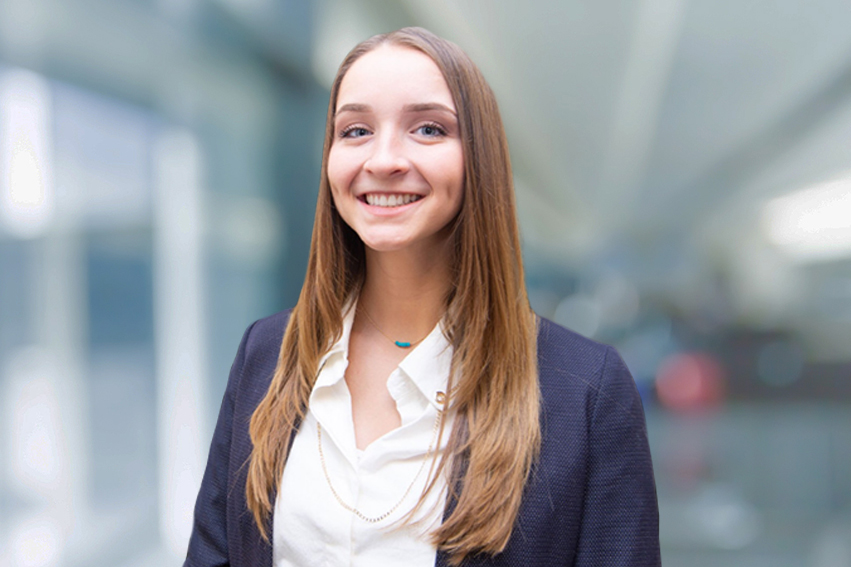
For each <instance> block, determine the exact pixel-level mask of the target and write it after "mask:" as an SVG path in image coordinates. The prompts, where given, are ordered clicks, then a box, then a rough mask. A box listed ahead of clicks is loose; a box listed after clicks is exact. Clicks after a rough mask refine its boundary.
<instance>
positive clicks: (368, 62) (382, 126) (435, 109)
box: [328, 45, 464, 252]
mask: <svg viewBox="0 0 851 567" xmlns="http://www.w3.org/2000/svg"><path fill="white" fill-rule="evenodd" d="M328 181H329V182H330V185H331V192H332V195H333V198H334V204H335V205H336V207H337V210H338V211H339V213H340V216H342V218H343V220H344V221H345V222H346V223H347V224H348V225H349V226H350V227H351V228H352V229H353V230H354V231H355V232H356V233H357V234H358V235H359V236H360V238H361V240H363V242H364V244H365V245H366V246H367V247H369V248H370V249H372V250H375V251H382V252H384V251H397V250H402V249H406V248H411V249H412V250H413V249H419V250H423V251H428V249H429V248H430V247H433V246H436V245H438V244H439V243H441V242H443V241H444V240H445V236H446V232H447V231H445V230H443V229H445V228H446V227H447V225H448V224H449V223H450V222H451V221H452V220H453V219H454V218H455V216H456V215H457V214H458V211H459V210H460V208H461V200H462V193H463V185H464V155H463V149H462V145H461V136H460V132H459V127H458V117H457V114H456V109H455V104H454V103H453V101H452V95H451V93H450V92H449V88H448V87H447V86H446V81H445V80H444V79H443V75H442V74H441V72H440V69H438V67H437V65H436V64H435V63H434V61H432V60H431V58H429V57H428V56H427V55H425V54H423V53H421V52H420V51H416V50H414V49H409V48H405V47H398V46H391V45H384V46H381V47H378V48H376V49H374V50H373V51H370V52H369V53H367V54H366V55H363V56H362V57H361V58H360V59H358V60H357V61H356V62H355V63H354V64H353V65H352V66H351V68H350V69H349V71H348V72H347V73H346V76H345V77H344V78H343V82H342V84H341V85H340V92H339V93H338V96H337V108H336V113H335V119H334V139H333V142H332V144H331V150H330V154H329V156H328Z"/></svg>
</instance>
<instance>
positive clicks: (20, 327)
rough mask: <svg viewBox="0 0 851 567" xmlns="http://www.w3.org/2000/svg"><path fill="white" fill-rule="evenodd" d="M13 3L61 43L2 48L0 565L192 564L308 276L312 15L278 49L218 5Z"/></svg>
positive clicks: (295, 15) (31, 38)
mask: <svg viewBox="0 0 851 567" xmlns="http://www.w3.org/2000/svg"><path fill="white" fill-rule="evenodd" d="M0 8H2V13H3V14H4V15H10V14H11V16H10V17H18V18H22V19H26V17H33V18H40V19H41V20H40V21H41V22H42V23H43V24H44V25H45V26H48V27H50V28H51V29H54V31H55V32H56V33H55V34H54V35H52V36H51V37H44V36H40V35H39V34H38V33H37V31H38V30H37V29H36V28H31V29H30V30H29V32H30V33H21V34H18V37H17V39H16V38H15V37H10V36H8V35H5V36H4V38H3V39H4V42H5V43H4V51H2V52H0V174H2V175H0V178H2V185H0V407H2V408H3V410H2V412H1V413H2V416H3V419H2V420H0V565H3V566H9V567H18V566H21V567H24V566H27V567H29V566H32V567H35V566H54V565H55V566H59V565H62V566H74V565H79V566H83V565H85V566H97V565H104V566H106V565H109V566H114V565H133V566H143V565H151V566H153V565H157V566H161V565H178V564H180V563H181V562H182V556H183V554H185V550H186V543H187V541H188V535H189V529H190V528H191V515H192V508H193V506H194V499H195V495H196V494H197V490H198V486H199V484H200V479H201V475H202V474H203V467H204V464H205V462H206V455H207V448H208V444H209V439H210V437H211V434H212V427H213V424H214V423H215V416H216V414H217V412H218V406H219V403H220V401H221V396H222V393H223V391H224V386H225V382H226V380H227V372H228V368H229V367H230V362H231V359H232V357H233V355H234V353H235V350H236V346H237V344H238V342H239V338H240V336H241V334H242V331H243V330H244V329H245V327H246V326H247V325H248V324H249V323H250V322H251V321H253V320H255V319H257V318H259V317H261V316H264V315H267V314H271V313H273V312H275V311H277V310H280V309H282V308H283V307H284V306H286V305H289V304H291V303H292V302H293V301H294V294H296V293H297V290H298V286H299V285H300V279H301V277H302V274H303V270H304V267H303V265H304V258H305V257H306V249H305V246H306V245H305V242H306V238H308V237H309V232H307V235H308V236H305V227H306V226H308V227H309V221H308V220H305V219H310V218H312V210H313V201H314V200H315V194H316V193H315V192H316V185H317V182H318V175H317V172H318V161H319V157H320V154H321V134H322V126H323V123H324V105H325V103H326V101H327V94H326V91H325V90H324V89H323V88H322V87H320V86H319V85H318V84H317V83H316V81H315V80H314V79H313V78H312V75H311V73H310V71H309V68H308V65H309V46H310V27H311V10H310V7H309V4H307V3H306V2H305V3H296V2H291V3H289V5H288V6H287V7H286V9H285V11H284V13H285V15H286V16H287V19H288V21H290V22H291V25H292V26H293V30H291V33H290V34H289V35H288V36H287V43H286V44H285V45H277V46H274V47H271V48H270V47H268V46H265V45H263V44H262V42H261V41H260V40H258V39H257V38H253V37H252V36H250V35H248V34H246V33H245V32H244V30H243V29H242V28H241V27H240V26H241V25H242V24H241V23H240V22H241V19H240V18H241V16H240V15H239V14H235V13H232V12H231V11H230V9H229V8H227V7H226V6H224V7H223V6H217V5H213V4H200V3H191V2H189V3H170V2H160V3H141V4H140V3H129V2H128V3H123V2H122V3H114V4H104V5H102V6H99V7H97V9H95V10H90V9H89V8H91V7H90V6H89V5H88V4H86V3H82V2H79V3H78V2H67V3H64V5H63V10H64V12H61V11H60V13H56V14H53V13H43V14H42V13H40V12H39V10H41V9H45V10H48V11H50V10H52V8H56V6H52V5H50V3H48V2H35V3H33V4H32V5H31V6H30V7H29V8H27V7H25V6H23V5H22V4H21V3H18V2H2V3H0ZM30 12H32V13H30ZM3 17H4V16H2V15H0V18H3ZM66 18H67V19H66ZM6 24H7V27H8V26H9V25H10V23H9V21H8V20H7V22H6ZM113 25H114V26H115V28H114V30H113V31H110V29H109V28H110V26H113ZM115 30H117V32H115ZM116 33H117V35H116ZM83 35H86V36H88V37H82V36H83ZM86 41H88V42H89V44H86ZM157 42H159V43H160V46H159V47H157V45H156V43H157ZM140 48H141V49H143V51H141V52H139V51H136V50H137V49H140ZM107 52H109V54H107ZM157 55H163V56H166V57H168V60H159V61H155V60H154V59H155V58H156V56H157ZM282 188H284V190H282ZM284 266H288V269H284Z"/></svg>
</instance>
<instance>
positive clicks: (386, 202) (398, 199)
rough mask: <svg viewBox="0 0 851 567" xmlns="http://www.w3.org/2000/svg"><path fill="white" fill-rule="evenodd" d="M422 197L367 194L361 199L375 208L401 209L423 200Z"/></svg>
mask: <svg viewBox="0 0 851 567" xmlns="http://www.w3.org/2000/svg"><path fill="white" fill-rule="evenodd" d="M422 198H423V197H422V195H412V194H411V193H390V194H388V193H381V194H379V193H367V194H366V195H363V197H361V199H362V200H363V201H365V202H366V203H367V204H368V205H372V206H373V207H401V206H402V205H407V204H408V203H413V202H414V201H419V200H420V199H422Z"/></svg>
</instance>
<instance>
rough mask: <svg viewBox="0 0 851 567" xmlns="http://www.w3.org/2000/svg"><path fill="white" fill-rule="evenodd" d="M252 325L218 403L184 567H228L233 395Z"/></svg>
mask: <svg viewBox="0 0 851 567" xmlns="http://www.w3.org/2000/svg"><path fill="white" fill-rule="evenodd" d="M253 327H254V325H253V324H252V325H251V326H250V327H248V329H247V330H246V331H245V334H244V335H243V337H242V341H241V342H240V344H239V349H238V350H237V353H236V358H235V359H234V361H233V365H232V366H231V369H230V376H229V378H228V384H227V387H226V388H225V395H224V398H223V399H222V405H221V409H220V410H219V417H218V420H217V421H216V429H215V431H214V433H213V441H212V443H211V444H210V455H209V457H208V458H207V469H206V471H205V472H204V479H203V480H202V481H201V489H200V491H199V492H198V499H197V500H196V502H195V521H194V523H193V526H192V535H191V536H190V538H189V549H188V551H187V554H186V561H185V562H184V563H183V566H184V567H224V566H229V565H230V559H229V555H228V533H227V500H228V491H229V490H230V487H229V484H230V483H229V481H228V476H229V475H228V468H229V461H230V449H231V433H232V429H233V412H234V404H235V400H236V392H237V390H238V388H239V383H240V381H241V380H242V373H243V368H244V366H245V345H246V343H247V342H248V336H249V334H250V333H251V329H252V328H253Z"/></svg>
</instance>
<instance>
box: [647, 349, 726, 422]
mask: <svg viewBox="0 0 851 567" xmlns="http://www.w3.org/2000/svg"><path fill="white" fill-rule="evenodd" d="M724 381H725V372H724V367H723V366H722V365H721V363H720V362H719V361H718V360H717V359H716V358H715V357H714V356H712V355H711V354H706V353H680V354H675V355H672V356H669V357H668V358H666V359H665V360H664V361H662V364H661V365H660V366H659V371H658V372H657V374H656V395H657V396H658V397H659V401H660V402H661V403H662V405H663V406H665V407H666V408H668V409H671V410H674V411H680V412H691V411H699V410H706V409H711V408H715V407H718V406H720V405H721V402H722V401H723V399H724Z"/></svg>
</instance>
